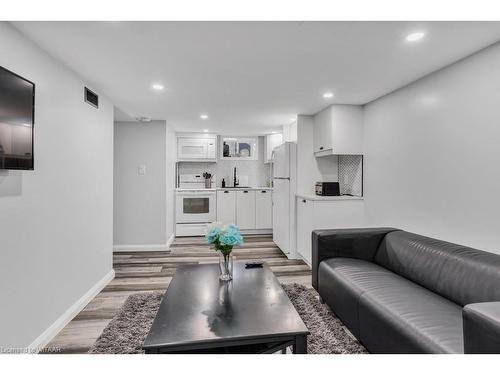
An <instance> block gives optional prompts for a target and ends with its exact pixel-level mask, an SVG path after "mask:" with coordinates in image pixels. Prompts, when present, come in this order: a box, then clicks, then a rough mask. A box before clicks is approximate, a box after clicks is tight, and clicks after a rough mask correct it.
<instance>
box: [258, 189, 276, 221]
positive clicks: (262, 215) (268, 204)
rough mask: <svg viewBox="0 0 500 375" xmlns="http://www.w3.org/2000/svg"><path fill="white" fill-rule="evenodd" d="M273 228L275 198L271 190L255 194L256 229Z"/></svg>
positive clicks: (259, 191)
mask: <svg viewBox="0 0 500 375" xmlns="http://www.w3.org/2000/svg"><path fill="white" fill-rule="evenodd" d="M272 227H273V198H272V193H271V190H257V191H256V192H255V229H270V228H272Z"/></svg>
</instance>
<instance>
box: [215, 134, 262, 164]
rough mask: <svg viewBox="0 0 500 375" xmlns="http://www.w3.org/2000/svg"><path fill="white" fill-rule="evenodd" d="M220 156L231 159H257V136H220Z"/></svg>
mask: <svg viewBox="0 0 500 375" xmlns="http://www.w3.org/2000/svg"><path fill="white" fill-rule="evenodd" d="M220 143H221V146H220V158H221V160H222V159H227V160H229V159H231V160H259V138H258V137H225V136H222V137H221V142H220Z"/></svg>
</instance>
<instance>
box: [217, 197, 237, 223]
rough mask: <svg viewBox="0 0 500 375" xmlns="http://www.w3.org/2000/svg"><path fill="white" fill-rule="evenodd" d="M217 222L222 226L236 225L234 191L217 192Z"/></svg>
mask: <svg viewBox="0 0 500 375" xmlns="http://www.w3.org/2000/svg"><path fill="white" fill-rule="evenodd" d="M217 221H220V222H221V223H223V224H236V191H234V190H219V191H218V192H217Z"/></svg>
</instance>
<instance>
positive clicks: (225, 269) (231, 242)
mask: <svg viewBox="0 0 500 375" xmlns="http://www.w3.org/2000/svg"><path fill="white" fill-rule="evenodd" d="M206 239H207V243H209V244H213V245H214V249H215V251H218V252H219V270H220V276H219V279H221V280H223V281H229V280H232V278H233V255H232V252H233V247H234V246H238V245H242V244H243V237H242V236H241V233H240V229H239V228H238V227H237V226H236V225H234V224H229V225H222V224H221V223H212V224H211V225H210V226H209V227H208V230H207V234H206Z"/></svg>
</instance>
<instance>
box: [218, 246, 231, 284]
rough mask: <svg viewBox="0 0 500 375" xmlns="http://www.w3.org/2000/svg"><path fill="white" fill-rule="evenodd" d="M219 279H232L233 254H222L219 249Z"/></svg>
mask: <svg viewBox="0 0 500 375" xmlns="http://www.w3.org/2000/svg"><path fill="white" fill-rule="evenodd" d="M219 271H220V275H219V279H220V280H222V281H230V280H232V279H233V254H232V252H230V253H229V254H227V253H226V254H224V253H223V252H221V251H219Z"/></svg>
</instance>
